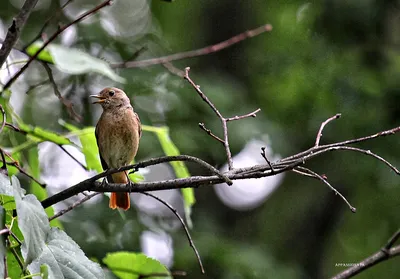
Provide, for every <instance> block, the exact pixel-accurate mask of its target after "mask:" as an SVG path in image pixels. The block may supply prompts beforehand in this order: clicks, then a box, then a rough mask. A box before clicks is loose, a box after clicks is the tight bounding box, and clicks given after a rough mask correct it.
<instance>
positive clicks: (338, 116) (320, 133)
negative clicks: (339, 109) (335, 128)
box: [315, 113, 342, 147]
mask: <svg viewBox="0 0 400 279" xmlns="http://www.w3.org/2000/svg"><path fill="white" fill-rule="evenodd" d="M341 116H342V115H341V114H340V113H337V114H336V115H334V116H332V117H330V118H328V119H327V120H325V121H324V122H322V124H321V127H320V128H319V130H318V134H317V138H316V140H315V146H316V147H317V146H318V145H319V141H320V140H321V137H322V131H323V130H324V128H325V126H326V124H328V123H329V122H331V121H333V120H335V119H338V118H340V117H341Z"/></svg>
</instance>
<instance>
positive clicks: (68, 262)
mask: <svg viewBox="0 0 400 279" xmlns="http://www.w3.org/2000/svg"><path fill="white" fill-rule="evenodd" d="M42 265H47V266H48V272H49V274H50V276H49V277H50V278H57V279H58V278H60V279H62V278H76V279H101V278H104V273H103V270H102V269H101V267H100V265H99V264H98V263H95V262H92V261H91V260H89V259H88V258H87V257H86V255H85V253H83V251H82V250H81V249H80V247H79V246H78V244H76V243H75V242H74V241H73V240H72V238H70V237H69V236H68V235H67V234H66V233H65V232H64V231H62V230H60V229H58V228H51V229H50V231H49V233H48V234H47V238H46V247H45V249H43V250H42V252H41V254H40V256H39V257H38V258H36V259H35V260H34V261H33V262H32V263H31V264H30V265H29V266H28V268H29V271H30V272H31V273H38V272H40V268H41V266H42Z"/></svg>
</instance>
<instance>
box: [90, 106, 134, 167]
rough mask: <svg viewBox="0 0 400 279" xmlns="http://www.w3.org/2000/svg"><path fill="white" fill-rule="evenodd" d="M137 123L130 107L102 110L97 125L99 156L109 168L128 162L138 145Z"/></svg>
mask: <svg viewBox="0 0 400 279" xmlns="http://www.w3.org/2000/svg"><path fill="white" fill-rule="evenodd" d="M138 125H139V123H138V121H137V119H136V117H135V114H134V112H133V110H132V109H130V110H127V109H125V110H124V111H117V112H111V113H109V112H104V113H103V115H102V117H101V118H100V120H99V123H98V127H97V141H98V146H99V152H100V154H101V157H102V158H103V159H104V161H105V162H106V163H107V165H108V167H109V168H119V167H122V166H125V165H128V164H130V162H132V160H133V158H134V157H135V155H136V152H137V150H138V146H139V127H138Z"/></svg>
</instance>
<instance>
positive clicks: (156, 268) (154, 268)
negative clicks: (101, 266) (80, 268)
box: [103, 252, 171, 279]
mask: <svg viewBox="0 0 400 279" xmlns="http://www.w3.org/2000/svg"><path fill="white" fill-rule="evenodd" d="M103 262H104V263H105V264H106V265H107V266H108V268H109V269H110V270H111V271H112V272H113V273H114V274H115V275H117V276H118V277H119V278H120V279H138V278H139V276H140V275H142V276H145V275H151V274H155V273H159V274H166V275H169V274H170V273H169V271H168V269H167V268H166V267H165V266H164V265H162V264H161V263H160V262H159V261H157V260H154V259H152V258H149V257H147V256H146V255H144V254H141V253H132V252H116V253H108V254H107V256H106V257H105V258H104V259H103ZM151 278H152V279H168V278H171V276H162V277H161V276H154V277H153V276H152V277H151Z"/></svg>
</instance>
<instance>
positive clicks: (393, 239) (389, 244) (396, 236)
mask: <svg viewBox="0 0 400 279" xmlns="http://www.w3.org/2000/svg"><path fill="white" fill-rule="evenodd" d="M399 238H400V229H399V230H398V231H397V232H395V233H394V234H393V235H392V237H391V238H390V239H389V241H388V242H387V243H386V245H385V246H384V247H383V248H382V249H383V252H385V253H387V252H388V250H389V249H390V248H392V247H393V245H394V244H395V243H396V241H397V240H398V239H399Z"/></svg>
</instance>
